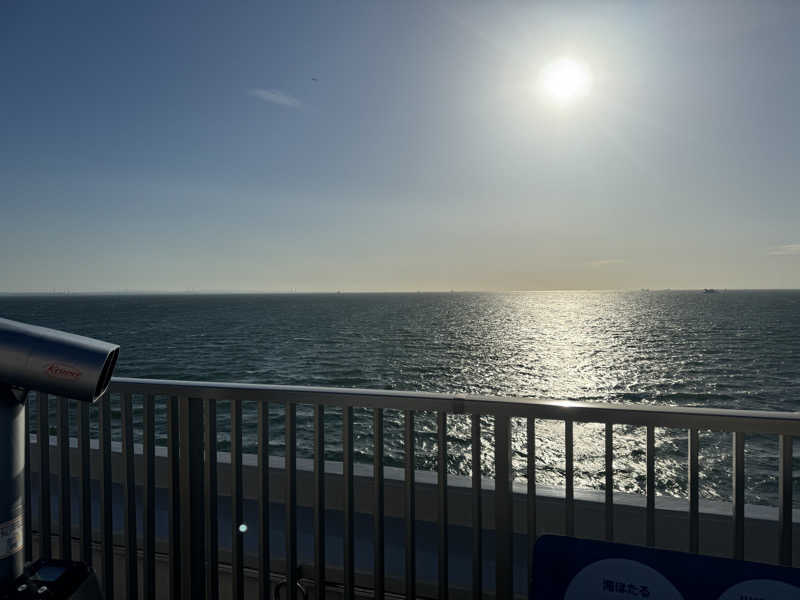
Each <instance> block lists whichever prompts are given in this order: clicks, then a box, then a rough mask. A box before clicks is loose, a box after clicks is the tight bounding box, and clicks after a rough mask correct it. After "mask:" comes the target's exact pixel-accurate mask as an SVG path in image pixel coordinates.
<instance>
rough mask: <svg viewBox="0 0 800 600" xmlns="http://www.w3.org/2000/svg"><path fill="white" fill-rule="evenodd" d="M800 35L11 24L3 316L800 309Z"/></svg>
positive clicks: (173, 15)
mask: <svg viewBox="0 0 800 600" xmlns="http://www.w3.org/2000/svg"><path fill="white" fill-rule="evenodd" d="M798 30H800V3H796V2H788V1H787V2H766V1H764V2H761V1H759V2H692V3H682V2H613V3H604V2H592V3H569V2H559V3H552V4H548V3H469V2H466V1H459V2H457V3H456V2H453V3H448V2H402V3H401V2H322V3H317V2H286V3H229V2H218V3H208V2H192V3H187V4H181V3H177V2H170V3H162V2H157V3H152V4H148V3H146V2H136V3H133V2H125V3H109V2H102V3H100V2H98V3H89V2H60V3H44V2H42V3H40V2H27V1H25V2H15V1H11V2H4V3H2V5H0V292H26V291H34V292H40V291H45V292H46V291H51V290H59V291H61V290H71V291H90V292H92V291H125V290H135V291H153V290H158V291H187V290H194V291H200V290H203V291H288V290H297V291H303V292H307V291H335V290H342V291H416V290H450V289H455V290H529V289H530V290H537V289H630V288H633V289H638V288H653V289H655V288H674V289H678V288H704V287H717V288H800V191H799V190H800V168H798V165H800V118H798V109H797V107H798V106H800V70H799V69H798V68H797V65H798V64H800V38H798V36H797V35H796V32H797V31H798ZM564 57H567V58H569V59H570V60H574V61H578V62H579V64H581V65H583V66H584V67H585V69H586V70H587V72H588V73H589V74H590V78H591V88H590V89H589V91H588V92H587V93H586V94H585V95H584V96H583V97H581V98H580V99H578V100H576V101H575V102H574V103H573V104H571V105H570V106H566V107H565V106H558V105H556V104H555V103H554V102H552V101H550V100H548V98H546V97H545V94H544V93H543V89H542V85H541V76H542V75H541V74H542V73H543V70H545V69H546V68H547V67H548V65H551V64H552V63H553V61H557V60H559V59H562V58H564Z"/></svg>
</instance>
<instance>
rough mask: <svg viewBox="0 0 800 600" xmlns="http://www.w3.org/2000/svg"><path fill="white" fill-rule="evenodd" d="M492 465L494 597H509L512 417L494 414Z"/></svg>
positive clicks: (511, 526)
mask: <svg viewBox="0 0 800 600" xmlns="http://www.w3.org/2000/svg"><path fill="white" fill-rule="evenodd" d="M494 465H495V508H494V518H495V528H496V533H495V535H496V536H497V555H496V559H495V569H496V580H497V588H496V591H495V597H496V598H498V599H499V598H511V596H512V594H513V593H514V581H513V578H512V574H513V570H512V564H513V559H514V554H513V551H512V537H511V535H512V531H513V523H514V520H513V517H512V503H511V500H512V487H511V486H512V478H511V418H510V417H506V416H502V415H496V416H495V418H494Z"/></svg>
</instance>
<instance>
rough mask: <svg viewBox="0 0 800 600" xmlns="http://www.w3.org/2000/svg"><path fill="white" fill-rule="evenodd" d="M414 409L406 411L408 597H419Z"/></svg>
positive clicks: (406, 564) (406, 567)
mask: <svg viewBox="0 0 800 600" xmlns="http://www.w3.org/2000/svg"><path fill="white" fill-rule="evenodd" d="M414 442H415V441H414V411H412V410H406V411H405V436H404V444H405V463H406V465H405V468H406V473H405V475H406V476H405V518H406V549H405V550H406V559H405V569H406V590H405V591H406V598H409V599H411V600H413V599H415V598H416V597H417V536H416V527H417V524H416V519H417V516H416V506H415V498H414V487H415V475H416V473H415V469H416V453H415V451H414Z"/></svg>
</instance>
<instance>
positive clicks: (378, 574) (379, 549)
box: [372, 408, 385, 598]
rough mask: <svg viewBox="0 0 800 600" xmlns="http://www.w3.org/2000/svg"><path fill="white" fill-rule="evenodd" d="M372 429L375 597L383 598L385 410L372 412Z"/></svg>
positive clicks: (379, 409) (376, 409) (377, 409)
mask: <svg viewBox="0 0 800 600" xmlns="http://www.w3.org/2000/svg"><path fill="white" fill-rule="evenodd" d="M372 421H373V424H372V427H373V431H374V444H373V445H374V449H373V467H372V477H373V483H374V485H375V515H374V528H375V540H374V546H375V549H374V550H375V566H374V569H373V571H374V573H373V576H374V578H375V597H376V598H383V597H384V594H385V579H384V556H385V555H384V486H383V409H382V408H375V409H373V411H372Z"/></svg>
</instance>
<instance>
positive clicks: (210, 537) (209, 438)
mask: <svg viewBox="0 0 800 600" xmlns="http://www.w3.org/2000/svg"><path fill="white" fill-rule="evenodd" d="M203 412H204V413H205V414H204V415H203V421H205V423H204V425H205V427H204V432H205V438H206V439H205V463H204V467H205V486H204V487H205V491H206V511H205V525H206V526H205V530H206V557H205V558H206V564H207V566H208V567H207V568H208V570H207V571H206V598H208V600H217V598H219V527H218V525H217V519H218V517H217V401H216V400H213V399H211V398H206V399H205V400H204V401H203ZM260 413H261V403H260V402H259V416H260ZM259 422H260V420H259ZM260 433H261V431H260V430H259V434H260ZM259 440H261V437H260V435H259ZM259 443H260V442H259ZM259 552H260V549H259ZM268 591H269V590H267V592H268ZM259 597H260V598H265V597H266V596H264V595H261V596H259Z"/></svg>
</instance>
